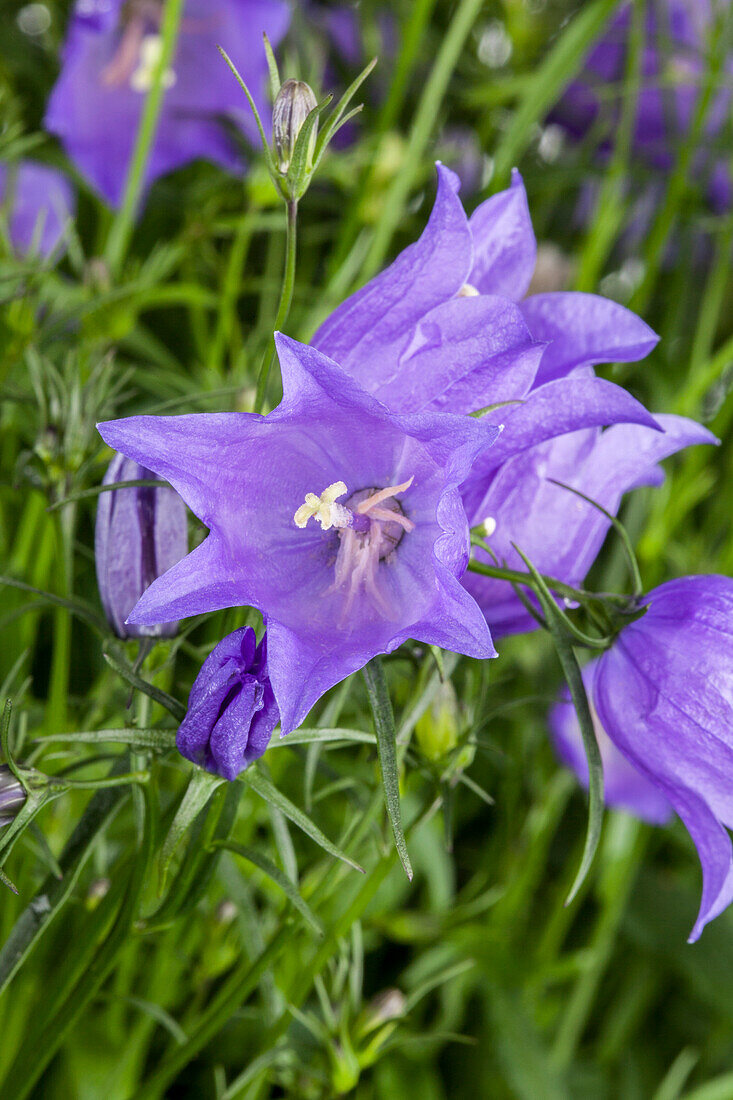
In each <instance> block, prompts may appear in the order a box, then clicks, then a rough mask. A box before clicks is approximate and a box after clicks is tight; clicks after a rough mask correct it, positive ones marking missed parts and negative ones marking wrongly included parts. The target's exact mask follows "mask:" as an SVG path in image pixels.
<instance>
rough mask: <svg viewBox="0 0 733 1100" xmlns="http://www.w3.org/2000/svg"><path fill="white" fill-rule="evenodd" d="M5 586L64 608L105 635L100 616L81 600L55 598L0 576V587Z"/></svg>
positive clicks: (105, 629)
mask: <svg viewBox="0 0 733 1100" xmlns="http://www.w3.org/2000/svg"><path fill="white" fill-rule="evenodd" d="M3 584H7V585H8V586H9V587H10V588H18V589H20V591H21V592H32V593H33V594H34V595H35V596H40V597H41V598H42V599H43V600H45V601H46V603H52V604H54V605H55V606H56V607H64V608H65V609H66V610H67V611H69V612H71V614H72V615H76V616H77V618H79V619H83V621H84V622H85V623H87V624H88V625H89V626H91V627H92V628H93V629H94V630H96V631H97V632H98V633H99V634H106V633H107V624H106V623H105V621H104V619H103V618H102V617H101V615H97V613H96V612H95V611H94V610H93V609H92V608H91V607H89V606H88V605H87V604H85V603H82V601H81V600H69V599H66V598H65V597H64V596H56V595H55V594H54V593H53V592H44V591H43V589H42V588H34V586H33V585H32V584H25V583H24V582H23V581H17V580H16V579H15V577H5V576H0V585H3Z"/></svg>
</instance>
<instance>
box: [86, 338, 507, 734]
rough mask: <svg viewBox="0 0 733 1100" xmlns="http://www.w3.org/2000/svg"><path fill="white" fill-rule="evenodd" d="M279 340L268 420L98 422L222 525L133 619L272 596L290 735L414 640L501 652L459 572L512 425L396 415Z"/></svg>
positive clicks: (274, 656) (310, 354)
mask: <svg viewBox="0 0 733 1100" xmlns="http://www.w3.org/2000/svg"><path fill="white" fill-rule="evenodd" d="M276 342H277V349H278V354H279V357H280V365H281V368H282V376H283V399H282V402H281V403H280V405H278V407H277V408H276V409H274V410H273V411H272V412H271V413H269V414H268V415H267V416H258V415H254V414H249V413H210V414H199V415H194V416H135V417H130V418H129V419H126V420H113V421H108V422H107V423H105V424H100V425H99V431H100V433H101V435H102V436H103V438H104V439H105V440H106V441H107V442H108V443H109V444H110V445H111V446H113V447H117V448H118V449H119V450H120V451H122V452H123V453H125V454H127V455H128V456H129V457H131V458H133V459H135V461H137V462H140V463H144V465H145V466H146V467H148V468H150V469H153V470H155V471H156V473H157V474H159V475H160V476H161V477H165V478H166V479H167V480H169V481H170V482H171V484H172V485H173V486H174V487H175V488H176V489H177V490H178V491H179V492H180V494H181V496H182V497H183V498H184V500H185V501H186V502H187V503H188V505H189V506H190V508H191V509H192V511H193V512H194V513H195V514H196V515H197V516H198V517H199V518H200V519H201V520H202V522H203V523H204V524H206V526H207V527H208V528H209V529H210V534H209V536H208V538H207V539H206V540H205V541H204V542H203V543H202V544H201V545H200V546H198V547H197V548H196V549H195V550H194V551H193V553H192V554H189V556H188V557H187V558H185V559H184V561H182V562H180V563H179V565H177V566H175V567H174V568H173V569H170V570H169V571H168V573H166V574H165V576H163V577H161V578H159V579H158V580H157V581H155V582H154V583H153V584H152V585H151V587H150V588H149V589H148V590H147V592H146V593H145V594H144V596H143V597H142V599H141V600H140V602H139V603H138V604H137V605H136V607H135V609H134V610H133V611H132V613H131V615H130V620H131V621H132V622H134V623H137V624H154V623H159V622H166V621H169V620H170V619H175V618H179V617H181V616H183V615H198V614H201V613H203V612H206V611H214V610H217V609H219V608H223V607H237V606H252V607H257V608H259V610H260V611H262V613H263V615H265V616H266V618H267V652H268V667H269V672H270V677H271V679H272V687H273V691H274V693H275V698H276V700H277V704H278V707H279V709H280V715H281V724H282V730H283V733H289V732H290V731H291V730H293V729H295V728H296V727H297V726H298V725H299V724H300V722H302V720H303V718H304V717H305V716H306V714H307V713H308V711H309V710H310V708H311V707H312V706H313V704H314V703H315V702H316V700H317V699H319V698H320V697H321V695H323V693H324V692H325V691H327V690H328V689H329V688H331V687H332V686H333V685H334V684H336V683H338V682H339V681H340V680H343V679H344V678H345V677H346V676H349V675H350V674H351V673H353V672H356V671H358V670H359V669H360V668H363V667H364V665H365V664H366V663H367V662H368V661H370V660H371V658H372V657H374V656H376V655H377V654H378V653H391V652H392V651H393V650H394V649H396V648H397V646H399V645H401V644H402V643H403V642H404V641H406V640H407V639H408V638H414V639H415V640H417V641H422V642H425V643H427V644H431V645H439V646H442V647H444V648H446V649H452V650H454V651H456V652H459V653H465V654H467V655H469V656H472V657H476V658H485V657H493V656H495V650H494V647H493V645H492V642H491V637H490V634H489V630H488V627H487V625H486V621H485V619H484V617H483V615H482V614H481V612H480V610H479V608H478V607H477V605H476V604H475V602H474V600H473V599H472V598H471V596H469V594H468V593H467V592H466V591H465V589H464V588H462V587H461V584H460V581H459V578H460V577H461V576H462V574H463V573H464V571H465V569H466V565H467V563H468V550H469V530H468V524H467V522H466V514H465V512H464V510H463V506H462V503H461V497H460V493H459V490H458V486H459V485H460V484H461V482H463V481H464V480H465V478H466V476H467V474H468V472H469V470H470V469H471V465H472V463H473V462H474V461H475V459H476V457H477V455H481V454H483V452H484V451H485V450H486V449H487V448H489V447H491V446H492V444H493V443H494V442H495V440H496V438H497V436H498V434H499V432H498V429H497V428H496V427H494V426H493V425H490V424H485V423H483V422H482V421H480V420H476V419H474V418H473V417H470V416H452V415H450V414H449V413H429V412H428V413H426V412H421V413H417V414H411V415H408V414H398V413H394V412H392V410H391V409H389V408H387V407H386V406H385V405H383V404H382V403H381V402H380V401H378V400H376V399H375V398H374V397H372V396H370V395H369V394H367V393H365V392H364V390H363V389H361V387H360V386H358V385H357V384H356V383H355V382H354V380H353V379H352V378H350V377H349V376H348V375H347V374H346V373H344V371H342V370H341V369H340V367H339V366H338V365H337V364H336V363H334V362H332V361H331V360H330V359H328V358H327V357H326V356H325V355H322V354H321V353H320V352H317V351H315V350H314V349H313V348H310V347H307V346H305V345H303V344H298V343H297V342H296V341H295V340H291V339H289V338H288V337H285V336H282V335H278V336H277V341H276Z"/></svg>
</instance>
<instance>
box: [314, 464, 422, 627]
mask: <svg viewBox="0 0 733 1100" xmlns="http://www.w3.org/2000/svg"><path fill="white" fill-rule="evenodd" d="M412 482H413V478H409V480H408V481H404V482H402V484H401V485H388V486H387V487H386V488H384V489H378V488H376V487H371V488H368V489H359V490H357V491H356V492H354V493H352V494H351V496H350V497H349V498H348V500H347V501H346V502H345V504H339V503H338V498H339V497H343V496H345V495H346V494H347V493H348V491H349V490H348V488H347V486H346V484H345V482H343V481H335V482H334V483H333V484H332V485H329V486H328V488H326V489H324V490H323V492H322V493H321V495H320V496H316V495H315V493H307V494H306V498H305V503H304V504H301V506H300V508H298V510H297V512H296V513H295V515H294V516H293V520H294V522H295V524H296V526H298V527H305V526H306V524H307V523H308V521H309V520H310V519H315V520H316V522H318V523H320V525H321V528H322V530H324V531H329V530H330V529H331V528H332V527H334V528H336V530H337V531H338V536H339V549H338V554H337V556H336V566H335V575H334V580H333V584H332V585H331V586H330V588H329V589H328V592H337V591H340V590H343V591H345V594H346V600H345V602H344V609H343V614H342V623H343V621H344V620H345V619H346V618H347V616H348V615H349V613H350V611H351V608H352V606H353V603H354V600H355V599H356V596H357V595H358V593H359V592H360V591H361V589H363V590H364V591H365V592H366V594H367V595H368V596H369V598H370V599H371V600H372V602H373V603H374V604H375V606H376V607H377V608H379V610H380V611H382V612H383V613H384V614H385V615H387V616H389V615H390V610H391V609H390V606H389V604H388V602H387V600H386V599H385V596H384V593H383V592H382V591H381V590H380V588H379V584H378V576H377V572H378V566H379V563H380V561H384V559H385V558H387V557H388V556H389V555H390V554H391V553H392V552H393V551H394V550H395V549H396V547H397V546H398V544H399V543H400V541H401V539H402V537H403V536H404V535H405V534H409V532H410V531H412V530H414V527H415V524H414V523H413V522H412V520H409V519H408V518H407V516H406V515H405V514H404V512H403V510H402V506H401V504H400V502H399V501H398V500H396V499H395V498H396V497H397V495H398V493H404V492H405V491H406V490H407V489H409V488H410V486H411V485H412Z"/></svg>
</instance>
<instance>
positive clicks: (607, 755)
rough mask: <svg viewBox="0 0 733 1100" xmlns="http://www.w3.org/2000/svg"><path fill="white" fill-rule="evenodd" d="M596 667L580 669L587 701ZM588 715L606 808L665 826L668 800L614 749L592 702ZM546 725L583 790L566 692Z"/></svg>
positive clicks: (579, 743)
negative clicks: (591, 726) (598, 752)
mask: <svg viewBox="0 0 733 1100" xmlns="http://www.w3.org/2000/svg"><path fill="white" fill-rule="evenodd" d="M597 667H598V661H591V663H590V664H588V665H586V666H585V668H584V669H583V683H584V684H585V690H586V692H587V693H588V699H589V701H591V700H592V698H593V678H594V675H595V670H596V668H597ZM591 715H592V718H593V728H594V730H595V734H596V740H597V741H598V747H599V749H600V751H601V760H602V762H603V795H604V799H605V802H606V805H607V806H613V807H614V808H616V809H619V810H627V811H628V812H629V813H632V814H634V815H635V816H636V817H640V818H641V819H642V820H643V821H648V822H650V823H651V824H652V825H665V824H666V823H667V822H668V821H669V819H670V818H671V816H672V807H671V806H670V804H669V800H668V799H667V798H666V797H665V795H664V794H662V792H661V791H660V790H659V788H658V787H657V786H655V785H654V783H652V781H651V780H650V779H647V777H646V776H645V775H642V773H641V772H639V771H637V769H636V768H635V767H634V765H633V764H631V763H630V762H629V761H628V760H627V759H626V757H625V756H624V755H623V754H622V753H621V752H620V751H619V750H618V749H617V748H616V746H615V745H614V743H613V741H611V739H610V737H609V736H608V734H607V733H606V731H605V730H604V729H603V727H602V726H601V724H600V722H599V721H598V715H597V714H596V713H595V710H594V708H593V706H592V702H591ZM549 723H550V731H551V734H552V741H553V744H554V746H555V749H556V751H557V754H558V756H559V757H560V759H561V760H562V762H563V763H564V764H567V766H568V767H569V768H571V769H572V770H573V771H574V772H575V774H576V775H577V777H578V779H579V780H580V782H581V783H582V784H583V786H584V787H587V786H588V761H587V759H586V755H585V749H584V747H583V736H582V734H581V732H580V724H579V722H578V716H577V714H576V713H575V707H574V706H573V704H572V703H571V701H570V693H569V691H568V689H567V688H564V689H563V692H562V694H561V696H560V699H559V701H558V702H557V703H556V704H555V706H554V707H553V708H552V710H551V711H550V715H549Z"/></svg>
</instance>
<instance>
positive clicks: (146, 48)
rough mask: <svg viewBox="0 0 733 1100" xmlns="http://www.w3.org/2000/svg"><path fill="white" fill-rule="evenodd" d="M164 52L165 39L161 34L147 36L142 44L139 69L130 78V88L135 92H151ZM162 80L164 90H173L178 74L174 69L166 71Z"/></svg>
mask: <svg viewBox="0 0 733 1100" xmlns="http://www.w3.org/2000/svg"><path fill="white" fill-rule="evenodd" d="M162 52H163V39H162V38H161V36H160V35H159V34H146V35H145V37H144V38H143V40H142V42H141V43H140V54H139V58H138V67H137V68H136V69H135V71H134V73H132V75H131V76H130V87H131V88H132V90H133V91H134V92H149V91H150V89H151V88H152V86H153V77H154V76H155V71H156V69H157V68H158V65H159V63H160V55H161V54H162ZM162 80H163V87H164V88H172V87H173V85H174V84H175V82H176V74H175V73H174V72H173V70H172V69H166V70H165V72H164V73H163V77H162Z"/></svg>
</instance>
